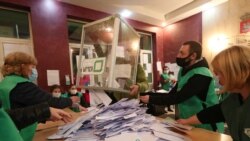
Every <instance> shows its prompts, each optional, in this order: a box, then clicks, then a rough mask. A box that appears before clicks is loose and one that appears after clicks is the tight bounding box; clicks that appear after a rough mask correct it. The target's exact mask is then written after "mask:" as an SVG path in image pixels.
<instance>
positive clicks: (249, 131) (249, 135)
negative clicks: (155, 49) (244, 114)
mask: <svg viewBox="0 0 250 141" xmlns="http://www.w3.org/2000/svg"><path fill="white" fill-rule="evenodd" d="M244 132H245V134H246V135H247V136H248V137H249V138H250V128H245V129H244Z"/></svg>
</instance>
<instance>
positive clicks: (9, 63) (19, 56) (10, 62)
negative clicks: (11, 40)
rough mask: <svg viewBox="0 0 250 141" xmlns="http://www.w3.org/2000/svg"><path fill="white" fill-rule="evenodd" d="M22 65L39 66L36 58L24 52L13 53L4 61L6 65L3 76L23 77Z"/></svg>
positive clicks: (2, 69)
mask: <svg viewBox="0 0 250 141" xmlns="http://www.w3.org/2000/svg"><path fill="white" fill-rule="evenodd" d="M22 64H32V65H37V60H36V58H34V57H32V56H30V55H29V54H26V53H23V52H13V53H10V54H8V55H7V56H6V57H5V59H4V65H3V66H2V68H1V72H2V75H3V76H6V75H9V74H17V75H22V68H21V65H22Z"/></svg>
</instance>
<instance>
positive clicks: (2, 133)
mask: <svg viewBox="0 0 250 141" xmlns="http://www.w3.org/2000/svg"><path fill="white" fill-rule="evenodd" d="M0 125H1V128H0V140H2V139H3V140H4V141H23V139H22V137H21V136H20V134H19V131H18V130H17V129H16V126H15V125H14V123H13V121H12V120H11V119H10V117H9V115H7V114H6V112H5V111H4V109H3V108H1V109H0Z"/></svg>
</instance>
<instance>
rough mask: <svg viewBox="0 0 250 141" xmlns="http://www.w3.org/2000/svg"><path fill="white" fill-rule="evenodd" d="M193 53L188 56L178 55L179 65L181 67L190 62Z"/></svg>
mask: <svg viewBox="0 0 250 141" xmlns="http://www.w3.org/2000/svg"><path fill="white" fill-rule="evenodd" d="M191 55H192V54H189V55H188V56H187V57H185V58H179V57H176V63H177V65H178V66H180V67H186V66H188V65H189V64H190V62H191V59H190V58H189V57H190V56H191Z"/></svg>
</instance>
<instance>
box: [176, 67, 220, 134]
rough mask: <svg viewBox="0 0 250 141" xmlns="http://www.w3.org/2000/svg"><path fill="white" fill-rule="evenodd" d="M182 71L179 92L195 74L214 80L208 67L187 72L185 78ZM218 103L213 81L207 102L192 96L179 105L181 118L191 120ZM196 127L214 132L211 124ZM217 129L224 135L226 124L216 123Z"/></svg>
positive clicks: (179, 78) (179, 75)
mask: <svg viewBox="0 0 250 141" xmlns="http://www.w3.org/2000/svg"><path fill="white" fill-rule="evenodd" d="M182 70H183V69H182V68H181V69H180V71H179V74H178V86H177V91H180V90H181V89H182V88H183V86H184V85H185V84H186V83H187V82H188V80H189V79H190V78H191V77H192V76H194V75H195V74H200V75H204V76H208V77H211V78H213V76H212V74H211V72H210V71H209V69H208V68H206V67H199V68H194V69H192V70H190V71H189V72H187V73H186V74H185V75H184V76H181V73H182ZM194 89H195V88H194ZM217 103H218V97H217V95H216V94H215V82H214V80H213V81H211V82H210V85H209V88H208V91H207V97H206V101H202V100H200V99H199V98H198V97H197V96H192V97H191V98H189V99H187V100H185V101H184V102H182V103H180V104H178V110H179V117H180V118H183V119H186V118H189V117H191V116H193V115H195V114H197V113H198V112H200V111H201V110H203V109H204V108H207V107H210V106H213V105H215V104H217ZM195 127H198V128H204V129H207V130H213V128H212V126H211V124H201V125H196V126H195ZM216 127H217V131H218V132H221V133H223V131H224V123H216Z"/></svg>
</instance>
